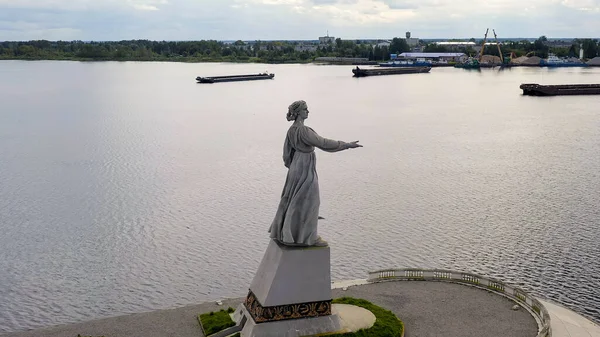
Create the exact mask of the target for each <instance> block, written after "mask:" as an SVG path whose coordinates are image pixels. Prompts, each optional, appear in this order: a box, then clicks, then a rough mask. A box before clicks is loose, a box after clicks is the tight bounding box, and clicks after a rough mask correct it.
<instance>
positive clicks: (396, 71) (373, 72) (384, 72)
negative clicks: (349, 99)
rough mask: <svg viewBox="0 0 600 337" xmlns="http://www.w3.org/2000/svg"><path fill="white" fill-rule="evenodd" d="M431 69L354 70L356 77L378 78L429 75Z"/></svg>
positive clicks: (357, 68)
mask: <svg viewBox="0 0 600 337" xmlns="http://www.w3.org/2000/svg"><path fill="white" fill-rule="evenodd" d="M430 70H431V67H391V68H370V69H360V68H359V67H356V68H354V69H352V73H353V74H354V77H365V76H378V75H397V74H419V73H428V72H429V71H430Z"/></svg>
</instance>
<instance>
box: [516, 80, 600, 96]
mask: <svg viewBox="0 0 600 337" xmlns="http://www.w3.org/2000/svg"><path fill="white" fill-rule="evenodd" d="M520 88H521V89H522V90H523V95H526V96H563V95H600V84H562V85H542V84H535V83H524V84H521V86H520Z"/></svg>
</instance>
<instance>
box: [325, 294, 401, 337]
mask: <svg viewBox="0 0 600 337" xmlns="http://www.w3.org/2000/svg"><path fill="white" fill-rule="evenodd" d="M333 303H337V304H350V305H356V306H357V307H361V308H365V309H367V310H369V311H370V312H372V313H373V315H375V318H376V320H375V324H374V325H373V326H372V327H370V328H369V329H362V330H358V331H356V332H351V333H345V334H323V335H321V336H327V337H400V336H402V334H403V332H404V324H403V323H402V321H401V320H399V319H398V317H396V315H394V313H393V312H391V311H389V310H386V309H384V308H382V307H380V306H377V305H375V304H373V303H371V302H369V301H366V300H362V299H356V298H352V297H342V298H336V299H335V300H333Z"/></svg>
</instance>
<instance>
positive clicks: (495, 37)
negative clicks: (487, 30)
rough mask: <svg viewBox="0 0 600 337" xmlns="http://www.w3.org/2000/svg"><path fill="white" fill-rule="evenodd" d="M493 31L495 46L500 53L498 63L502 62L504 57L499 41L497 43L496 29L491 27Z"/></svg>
mask: <svg viewBox="0 0 600 337" xmlns="http://www.w3.org/2000/svg"><path fill="white" fill-rule="evenodd" d="M492 32H494V40H496V46H498V55H500V64H504V57H502V50H500V43H498V37H497V36H496V30H495V29H492Z"/></svg>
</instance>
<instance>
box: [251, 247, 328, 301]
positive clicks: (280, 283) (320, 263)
mask: <svg viewBox="0 0 600 337" xmlns="http://www.w3.org/2000/svg"><path fill="white" fill-rule="evenodd" d="M330 259H331V257H330V249H329V247H289V246H285V245H281V244H279V243H277V242H276V241H275V240H271V242H269V246H268V247H267V250H266V251H265V255H264V256H263V258H262V261H261V262H260V265H259V266H258V270H257V271H256V274H255V275H254V279H253V280H252V283H251V284H250V290H251V291H252V292H253V293H254V295H256V299H257V300H258V301H259V302H260V304H261V305H262V306H263V307H271V306H277V305H288V304H298V303H307V302H318V301H329V300H331V266H330Z"/></svg>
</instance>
